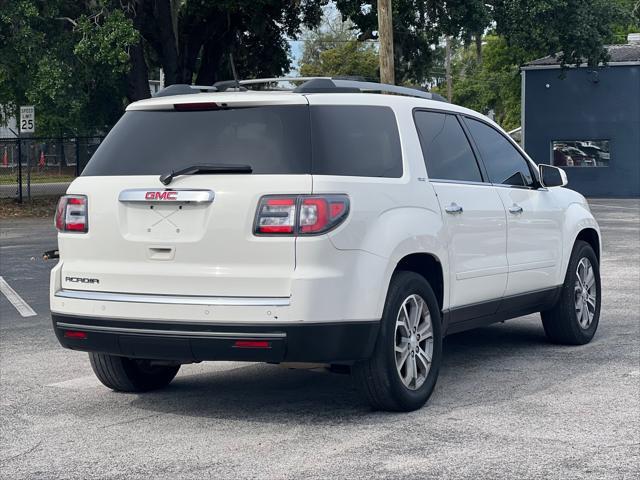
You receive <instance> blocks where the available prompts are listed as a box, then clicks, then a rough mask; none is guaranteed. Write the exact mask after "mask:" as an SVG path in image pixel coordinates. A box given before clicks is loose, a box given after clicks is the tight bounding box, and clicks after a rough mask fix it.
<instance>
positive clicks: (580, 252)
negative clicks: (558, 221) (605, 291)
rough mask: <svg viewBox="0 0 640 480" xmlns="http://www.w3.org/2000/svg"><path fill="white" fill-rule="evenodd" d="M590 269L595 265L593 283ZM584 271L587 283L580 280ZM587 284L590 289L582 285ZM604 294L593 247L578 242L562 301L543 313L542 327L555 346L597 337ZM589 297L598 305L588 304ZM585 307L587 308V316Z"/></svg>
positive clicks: (572, 253) (578, 343) (563, 289)
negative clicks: (589, 267)
mask: <svg viewBox="0 0 640 480" xmlns="http://www.w3.org/2000/svg"><path fill="white" fill-rule="evenodd" d="M588 266H591V271H592V272H593V278H592V280H589V278H591V277H589V274H588ZM581 272H584V273H585V275H586V277H584V280H586V281H584V280H583V278H580V279H579V278H578V277H579V276H580V273H581ZM581 282H582V283H581ZM583 284H584V285H586V288H583V287H582V286H581V285H583ZM590 286H591V288H590ZM585 290H586V292H587V293H586V294H585V293H584V292H585ZM600 292H601V289H600V266H599V263H598V258H597V257H596V254H595V252H594V251H593V248H591V245H589V244H588V243H586V242H583V241H582V240H578V241H577V242H576V244H575V245H574V246H573V251H572V252H571V258H570V260H569V266H568V268H567V274H566V276H565V280H564V284H563V285H562V291H561V293H560V298H559V299H558V302H557V303H556V304H555V305H554V306H553V308H551V309H549V310H547V311H544V312H541V317H542V325H543V327H544V331H545V334H546V335H547V338H548V339H549V340H550V341H551V342H553V343H558V344H563V345H584V344H586V343H589V342H590V341H591V339H592V338H593V336H594V335H595V333H596V330H597V329H598V323H599V321H600V298H601V294H600ZM585 295H586V297H585ZM585 298H586V299H591V298H592V299H593V301H595V305H592V303H591V302H592V300H588V301H587V300H586V299H585ZM585 306H586V308H587V311H586V317H585V310H584V308H585ZM579 307H581V308H579Z"/></svg>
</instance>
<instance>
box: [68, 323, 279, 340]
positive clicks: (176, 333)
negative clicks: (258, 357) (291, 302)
mask: <svg viewBox="0 0 640 480" xmlns="http://www.w3.org/2000/svg"><path fill="white" fill-rule="evenodd" d="M56 326H57V327H58V328H65V329H71V330H80V331H83V330H85V331H90V332H112V333H125V334H127V333H128V334H134V335H157V336H162V337H164V336H170V337H196V338H197V337H212V338H229V339H236V338H238V339H263V338H286V336H287V334H286V333H262V332H259V333H247V332H199V331H193V330H191V331H185V330H155V329H151V328H126V327H105V326H102V325H82V324H77V323H65V322H56Z"/></svg>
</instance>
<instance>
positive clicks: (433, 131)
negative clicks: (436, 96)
mask: <svg viewBox="0 0 640 480" xmlns="http://www.w3.org/2000/svg"><path fill="white" fill-rule="evenodd" d="M414 117H415V122H416V127H417V128H418V134H419V135H420V145H421V146H422V154H423V156H424V161H425V163H426V165H427V173H428V174H429V178H431V179H440V180H458V181H467V182H482V175H481V174H480V168H479V167H478V162H477V161H476V157H475V155H474V154H473V150H471V146H470V145H469V141H468V140H467V136H466V135H465V133H464V131H463V130H462V127H461V126H460V122H459V121H458V119H457V118H456V117H455V116H454V115H449V114H446V113H436V112H423V111H417V112H415V114H414Z"/></svg>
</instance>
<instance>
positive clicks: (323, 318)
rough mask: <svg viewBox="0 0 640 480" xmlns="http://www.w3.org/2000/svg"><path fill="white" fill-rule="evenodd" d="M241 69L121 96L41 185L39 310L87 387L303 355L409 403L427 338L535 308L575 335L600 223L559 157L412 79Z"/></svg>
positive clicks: (590, 282) (596, 309)
mask: <svg viewBox="0 0 640 480" xmlns="http://www.w3.org/2000/svg"><path fill="white" fill-rule="evenodd" d="M273 81H274V80H273V79H270V80H269V82H273ZM250 83H252V82H251V81H249V82H239V85H237V84H233V85H232V86H231V88H229V85H228V84H223V85H219V86H217V87H214V88H211V87H209V88H205V87H189V86H184V85H183V86H174V87H170V88H169V89H167V90H165V91H164V92H163V93H162V95H161V96H159V97H157V98H152V99H149V100H144V101H140V102H136V103H133V104H131V105H129V107H128V108H127V112H126V113H125V114H124V116H123V117H122V119H121V120H120V121H119V122H118V124H117V125H116V126H115V127H114V128H113V130H112V131H111V132H110V133H109V135H108V136H107V138H106V139H105V140H104V142H103V143H102V145H101V146H100V148H99V149H98V150H97V151H96V153H95V155H94V156H93V158H92V159H91V161H90V162H89V164H88V165H87V167H86V169H85V170H84V172H83V173H82V176H80V177H79V178H77V179H76V180H75V181H74V182H73V183H72V184H71V186H70V187H69V190H68V192H67V195H66V196H65V197H63V198H62V199H61V201H60V204H59V206H58V211H57V215H56V225H57V228H58V230H59V235H58V242H59V250H60V261H59V263H58V264H57V265H56V266H55V267H54V268H53V270H52V272H51V312H52V319H53V326H54V329H55V332H56V335H57V337H58V339H59V341H60V343H61V344H62V345H63V346H65V347H67V348H71V349H74V350H82V351H87V352H89V355H90V359H91V365H92V367H93V369H94V371H95V373H96V375H97V376H98V378H99V379H100V381H101V382H102V383H104V384H105V385H106V386H108V387H110V388H112V389H114V390H119V391H125V392H132V391H136V392H139V391H146V390H151V389H155V388H160V387H163V386H165V385H167V384H168V383H169V382H170V381H171V380H172V379H173V377H174V376H175V375H176V373H177V371H178V369H179V367H180V365H181V364H185V363H190V362H199V361H205V360H235V361H252V362H270V363H283V362H313V363H323V364H328V365H332V366H336V367H337V368H336V369H339V370H346V369H347V368H350V369H351V372H352V374H353V376H354V378H355V380H356V383H357V384H358V385H359V386H360V388H361V389H362V390H363V392H364V393H365V395H366V396H367V397H368V399H369V400H370V402H371V403H372V405H373V406H374V407H376V408H379V409H385V410H400V411H407V410H413V409H416V408H419V407H421V406H422V405H423V404H424V403H425V402H426V400H427V399H428V398H429V396H430V394H431V393H432V391H433V389H434V386H435V383H436V378H437V376H438V370H439V368H440V365H441V362H442V338H443V337H444V336H445V335H448V334H451V333H455V332H460V331H462V330H467V329H470V328H474V327H478V326H481V325H487V324H489V323H492V322H496V321H503V320H506V319H510V318H514V317H518V316H521V315H526V314H530V313H533V312H542V322H543V325H544V330H545V332H546V334H547V336H548V337H549V339H550V340H552V341H554V342H559V343H565V344H584V343H586V342H589V341H590V340H591V338H592V337H593V335H594V333H595V331H596V328H597V326H598V319H599V315H600V275H599V258H600V252H601V241H600V231H599V228H598V225H597V223H596V221H595V220H594V218H593V216H592V215H591V212H590V210H589V206H588V205H587V202H586V200H585V199H584V197H582V196H581V195H580V194H578V193H576V192H574V191H571V190H568V189H565V188H561V187H562V186H564V185H565V184H566V176H565V175H564V172H562V171H561V170H560V169H558V168H555V167H551V166H546V165H540V166H537V165H536V164H535V163H533V162H532V161H531V160H530V159H529V158H528V157H527V155H526V154H525V153H524V152H523V151H522V150H521V149H520V148H519V147H518V145H516V144H515V143H514V142H513V141H512V140H511V139H510V138H509V137H508V136H507V135H506V134H505V133H504V131H503V130H502V129H501V128H500V127H498V126H497V125H496V124H495V123H493V122H492V121H491V120H489V119H487V118H486V117H484V116H482V115H480V114H478V113H476V112H474V111H471V110H468V109H466V108H462V107H458V106H455V105H451V104H449V103H446V102H444V101H440V100H438V99H437V98H436V97H435V96H433V95H431V94H429V93H426V92H422V91H419V90H413V89H406V88H400V87H393V86H388V85H381V84H371V83H366V82H356V81H348V80H330V79H315V80H310V81H307V82H306V83H302V84H301V85H299V86H298V87H297V88H295V89H293V90H292V91H281V90H280V91H264V90H263V91H255V90H253V91H251V90H246V88H245V87H246V86H247V84H250ZM266 85H267V86H271V85H273V83H267V84H266ZM230 90H232V91H230ZM372 92H376V93H372ZM383 92H387V93H393V94H380V93H383ZM176 93H180V94H178V95H176Z"/></svg>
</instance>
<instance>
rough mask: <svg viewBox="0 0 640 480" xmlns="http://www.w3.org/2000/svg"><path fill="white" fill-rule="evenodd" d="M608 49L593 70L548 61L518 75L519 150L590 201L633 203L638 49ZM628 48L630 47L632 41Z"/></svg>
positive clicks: (638, 171) (638, 162) (639, 172)
mask: <svg viewBox="0 0 640 480" xmlns="http://www.w3.org/2000/svg"><path fill="white" fill-rule="evenodd" d="M635 38H636V37H632V36H631V35H630V43H629V44H628V45H611V46H608V47H607V49H608V51H609V55H610V60H609V62H608V64H607V65H606V66H602V67H599V68H596V69H593V68H589V67H587V66H581V67H578V68H565V69H561V68H560V65H559V61H558V60H557V59H556V58H555V57H545V58H541V59H539V60H535V61H533V62H531V63H529V64H527V65H526V66H524V67H523V68H522V87H523V88H522V136H523V139H522V140H523V142H522V144H523V145H524V147H525V150H526V151H527V153H529V155H530V156H531V157H532V158H533V159H534V160H535V161H536V162H537V163H548V164H552V165H557V166H559V167H561V168H563V169H565V171H566V172H567V176H568V178H569V187H570V188H572V189H574V190H577V191H579V192H581V193H582V194H584V195H586V196H592V197H598V196H601V197H604V196H607V197H609V196H611V197H638V196H640V42H637V43H635ZM632 40H634V43H631V41H632Z"/></svg>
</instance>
